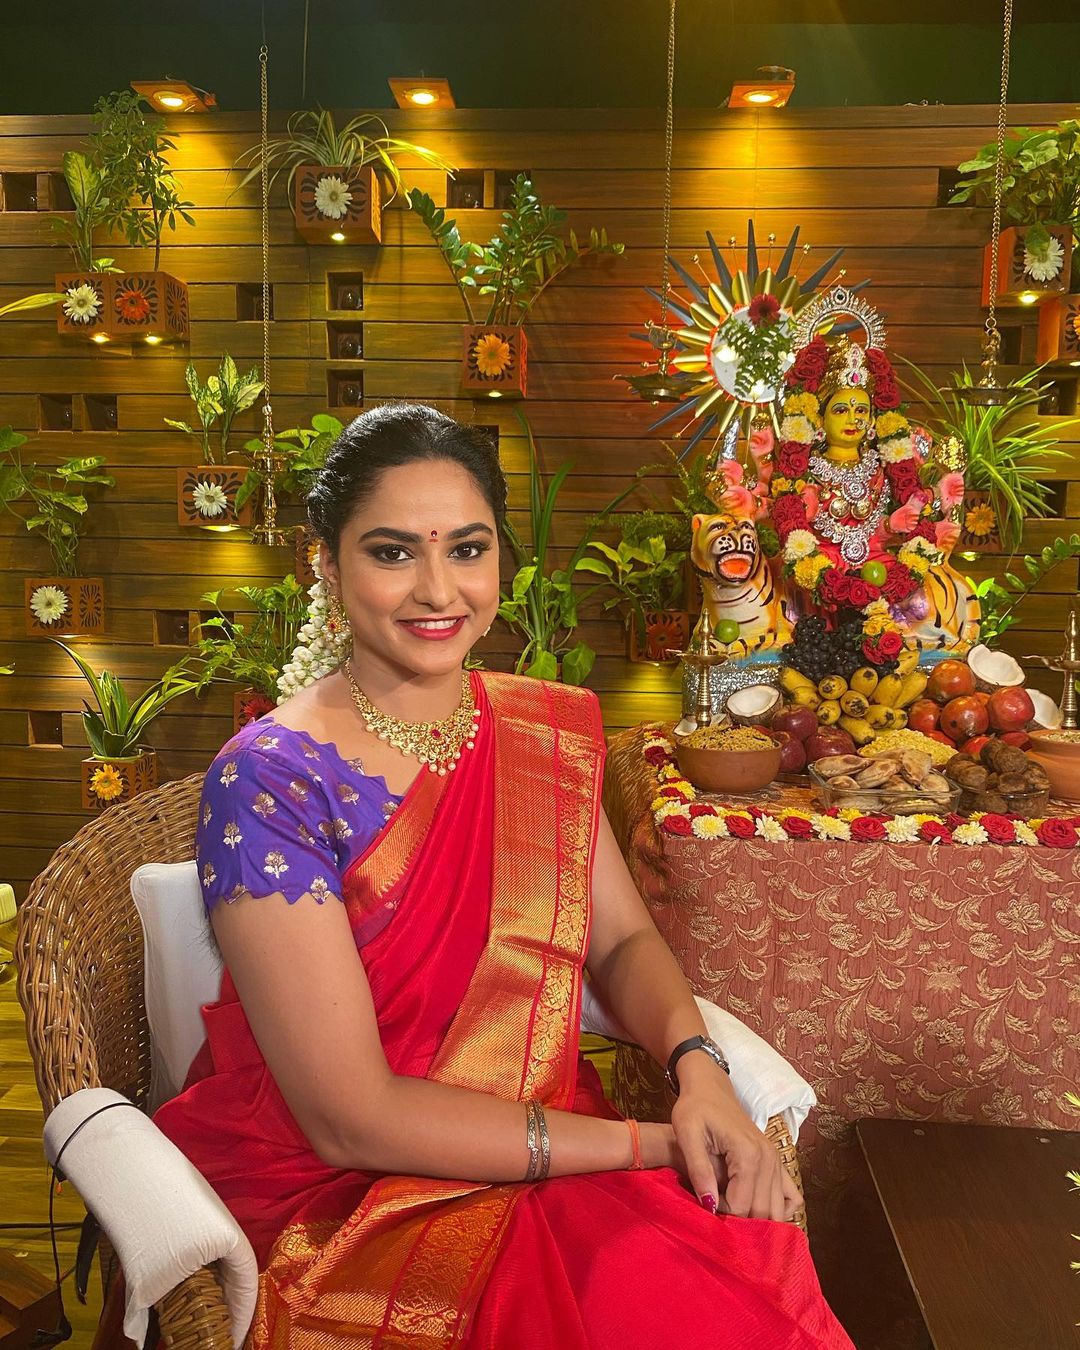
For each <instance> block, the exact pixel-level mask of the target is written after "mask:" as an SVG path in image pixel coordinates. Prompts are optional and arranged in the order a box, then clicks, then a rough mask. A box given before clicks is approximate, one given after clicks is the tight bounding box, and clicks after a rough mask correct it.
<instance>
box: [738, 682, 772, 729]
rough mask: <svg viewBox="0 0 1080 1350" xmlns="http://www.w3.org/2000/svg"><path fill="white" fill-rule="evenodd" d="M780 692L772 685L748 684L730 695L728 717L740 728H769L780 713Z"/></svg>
mask: <svg viewBox="0 0 1080 1350" xmlns="http://www.w3.org/2000/svg"><path fill="white" fill-rule="evenodd" d="M781 702H782V700H781V698H780V691H779V690H778V689H774V688H773V686H772V685H771V684H748V685H747V686H746V687H745V688H744V689H736V690H734V692H733V693H731V694H729V695H728V700H727V704H726V705H725V706H726V711H727V715H728V716H729V717H730V718H731V720H732V721H733V722H734V723H735V725H736V726H740V727H752V726H758V727H762V726H768V724H769V723H770V722H771V721H772V720H773V718H774V717H775V716H776V714H777V713H778V712H779V711H780V705H781Z"/></svg>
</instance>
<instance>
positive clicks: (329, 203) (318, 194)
mask: <svg viewBox="0 0 1080 1350" xmlns="http://www.w3.org/2000/svg"><path fill="white" fill-rule="evenodd" d="M351 203H352V193H351V192H350V191H349V185H348V184H347V183H346V182H345V181H344V180H343V179H341V178H338V177H337V176H336V175H334V174H327V175H326V177H325V178H320V179H319V181H318V182H317V183H316V184H315V210H316V211H318V212H319V214H320V215H323V216H329V218H330V219H331V220H340V219H341V218H342V216H344V215H347V214H348V210H349V206H350V204H351Z"/></svg>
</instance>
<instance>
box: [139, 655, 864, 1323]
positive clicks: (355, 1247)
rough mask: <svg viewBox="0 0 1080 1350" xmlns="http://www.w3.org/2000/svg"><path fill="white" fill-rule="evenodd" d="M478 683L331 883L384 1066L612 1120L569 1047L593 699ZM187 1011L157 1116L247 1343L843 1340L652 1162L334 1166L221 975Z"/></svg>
mask: <svg viewBox="0 0 1080 1350" xmlns="http://www.w3.org/2000/svg"><path fill="white" fill-rule="evenodd" d="M473 682H474V688H475V691H476V696H477V701H478V705H479V706H480V708H481V712H482V719H481V724H480V731H479V733H478V735H477V738H476V747H475V750H474V751H472V752H470V753H467V754H466V755H465V756H464V757H463V758H462V760H461V761H460V764H459V768H458V769H457V771H456V772H455V773H453V774H451V775H448V776H447V777H446V778H440V777H438V776H436V775H433V774H430V773H427V772H422V773H421V774H420V776H419V777H418V778H417V780H416V781H415V782H414V784H413V786H412V787H411V788H410V790H409V792H408V793H407V794H406V797H405V799H404V801H403V802H402V805H401V806H400V807H399V808H398V811H397V812H396V813H395V814H394V816H393V817H392V818H391V820H390V822H389V824H388V825H387V826H386V828H385V829H384V830H383V831H382V832H381V833H380V834H379V836H378V837H377V838H376V839H375V840H374V841H373V843H372V844H371V846H370V847H369V848H368V849H367V851H366V852H365V853H363V854H362V855H361V856H360V857H359V858H358V859H357V860H356V861H355V862H354V863H353V864H352V866H351V867H350V868H349V869H348V871H347V872H346V874H345V876H344V878H343V896H344V900H345V904H346V908H347V912H348V916H349V921H350V925H351V928H352V932H353V936H354V939H355V941H356V944H357V949H358V951H359V954H360V957H361V960H362V962H363V964H364V968H365V971H366V974H367V977H368V980H369V983H370V986H371V991H372V998H373V1002H374V1006H375V1011H376V1016H377V1019H378V1023H379V1031H380V1037H381V1039H382V1043H383V1048H384V1051H385V1054H386V1058H387V1062H388V1064H389V1065H390V1068H391V1069H392V1070H393V1071H394V1072H395V1073H397V1074H401V1075H409V1076H415V1077H426V1078H429V1079H432V1080H434V1081H437V1082H443V1083H447V1084H453V1085H455V1086H459V1087H464V1088H469V1089H472V1090H474V1091H479V1092H484V1093H487V1094H489V1095H493V1096H498V1097H502V1098H505V1099H507V1100H518V1101H524V1100H526V1099H528V1098H536V1099H538V1100H540V1101H542V1102H543V1103H544V1104H545V1105H546V1106H548V1107H551V1108H555V1109H563V1110H575V1111H579V1112H581V1113H584V1114H590V1115H603V1116H613V1115H614V1112H612V1110H611V1108H610V1107H609V1106H608V1104H607V1103H606V1102H605V1101H604V1099H603V1096H602V1093H601V1092H600V1088H599V1082H598V1080H597V1079H596V1076H595V1073H594V1072H593V1071H592V1070H591V1069H587V1071H586V1072H585V1073H583V1074H581V1075H579V1073H578V1055H577V1039H578V1023H579V1017H580V1000H581V983H582V972H583V966H584V960H585V954H586V951H587V947H588V937H589V879H590V873H591V865H592V857H593V851H594V845H595V837H596V825H597V819H598V814H599V802H600V779H601V774H602V768H603V758H604V742H603V734H602V728H601V725H600V720H599V712H598V707H597V704H596V701H595V698H594V696H593V695H591V694H589V693H587V692H585V691H581V690H577V689H572V688H569V687H566V686H562V685H554V684H546V683H543V682H540V681H534V680H526V679H523V678H518V677H514V676H505V675H496V674H492V673H487V672H485V673H484V674H483V675H482V676H480V675H474V680H473ZM203 1016H204V1021H205V1024H206V1029H207V1041H206V1044H205V1045H204V1047H203V1049H202V1051H201V1052H200V1055H199V1056H198V1058H197V1059H196V1062H195V1064H193V1066H192V1070H191V1072H190V1074H189V1078H188V1083H187V1084H186V1086H185V1091H184V1092H183V1093H182V1094H181V1095H180V1096H179V1097H178V1098H176V1099H174V1101H172V1102H169V1103H166V1104H165V1105H164V1106H163V1107H162V1108H161V1109H160V1110H159V1111H158V1113H157V1114H156V1116H155V1120H156V1122H157V1123H158V1124H159V1126H161V1128H162V1129H163V1131H164V1132H165V1133H166V1134H167V1135H168V1136H169V1137H170V1138H171V1139H172V1140H173V1142H174V1143H176V1144H177V1146H178V1147H179V1148H181V1150H182V1151H183V1152H184V1153H186V1154H187V1156H188V1157H189V1158H191V1160H192V1161H193V1162H194V1164H195V1165H196V1166H197V1167H198V1168H199V1170H200V1171H202V1172H203V1174H204V1175H205V1176H206V1177H207V1179H208V1180H209V1181H210V1183H211V1184H212V1185H213V1186H214V1187H215V1189H216V1190H217V1191H218V1193H219V1195H220V1196H221V1198H222V1199H223V1201H224V1202H225V1204H226V1205H228V1207H229V1208H230V1210H231V1211H232V1212H233V1214H234V1215H235V1217H236V1219H237V1221H238V1222H239V1223H240V1225H241V1227H242V1228H243V1229H244V1230H245V1232H246V1233H247V1235H248V1237H249V1239H250V1240H251V1242H252V1245H253V1247H254V1249H255V1252H256V1257H257V1259H258V1263H259V1269H260V1281H259V1300H258V1306H257V1310H256V1315H255V1320H254V1322H253V1325H252V1328H251V1331H250V1332H249V1335H248V1338H247V1341H246V1342H245V1347H246V1350H346V1347H347V1348H348V1350H367V1347H371V1350H376V1347H379V1348H381V1347H392V1346H393V1347H397V1346H402V1347H404V1346H409V1347H416V1350H451V1347H458V1346H468V1347H469V1350H509V1347H515V1350H516V1347H519V1346H526V1345H527V1346H534V1347H537V1350H541V1348H542V1350H556V1348H557V1350H575V1348H576V1347H582V1348H583V1350H584V1347H598V1346H608V1345H610V1346H612V1347H614V1346H619V1347H620V1350H631V1348H632V1347H641V1350H645V1347H653V1346H656V1345H659V1344H660V1343H661V1342H662V1341H663V1340H666V1339H668V1338H670V1337H671V1336H672V1335H674V1336H677V1337H678V1339H679V1340H680V1341H681V1342H682V1345H683V1346H684V1347H690V1348H693V1347H698V1346H700V1347H702V1350H704V1348H705V1347H706V1346H709V1347H712V1346H720V1345H724V1346H726V1347H738V1346H751V1345H753V1346H755V1347H778V1348H780V1347H791V1348H792V1350H795V1347H799V1350H802V1348H803V1347H807V1348H809V1347H819V1346H829V1347H833V1346H836V1347H841V1346H848V1345H849V1344H850V1342H848V1340H847V1338H846V1337H845V1336H844V1335H843V1332H842V1331H841V1330H840V1328H839V1326H838V1325H837V1324H836V1323H835V1320H834V1319H833V1318H832V1316H831V1314H830V1313H829V1311H828V1309H827V1307H826V1306H825V1304H824V1302H823V1300H822V1299H821V1295H820V1292H819V1291H818V1288H817V1283H816V1278H815V1276H814V1273H813V1268H812V1266H811V1264H810V1259H809V1255H808V1252H807V1249H806V1243H805V1239H804V1237H803V1235H802V1234H801V1233H799V1232H798V1231H797V1230H796V1229H794V1228H791V1227H789V1226H785V1225H781V1224H772V1223H767V1222H760V1221H753V1220H733V1219H715V1218H713V1217H711V1216H710V1215H708V1214H706V1213H705V1211H704V1210H702V1209H701V1208H700V1207H699V1206H698V1205H697V1203H696V1201H695V1200H694V1199H693V1197H691V1196H690V1195H689V1194H688V1193H687V1192H686V1191H685V1190H684V1189H683V1188H682V1186H681V1184H680V1182H679V1179H678V1177H677V1176H676V1174H675V1173H674V1172H672V1171H670V1170H668V1169H664V1170H662V1171H658V1172H647V1173H608V1174H598V1175H595V1176H593V1175H590V1176H577V1177H565V1178H558V1179H555V1180H549V1181H547V1182H544V1183H542V1184H539V1185H526V1184H523V1183H521V1184H514V1185H490V1184H486V1183H479V1182H469V1181H455V1180H436V1179H431V1178H425V1177H394V1176H380V1175H375V1174H369V1173H364V1172H361V1171H357V1170H354V1169H335V1168H331V1167H329V1166H327V1165H326V1164H325V1163H323V1162H322V1161H321V1160H320V1159H319V1158H318V1156H317V1155H316V1154H315V1153H314V1151H313V1150H312V1148H311V1146H310V1145H309V1143H308V1141H307V1139H306V1137H305V1136H304V1135H303V1133H302V1131H301V1130H300V1128H299V1126H298V1125H297V1123H296V1121H295V1119H294V1118H293V1116H292V1114H291V1112H290V1111H289V1109H288V1107H287V1105H286V1104H285V1101H284V1099H283V1098H282V1097H281V1094H280V1092H279V1091H278V1089H277V1086H276V1084H275V1083H274V1080H273V1078H272V1076H271V1075H270V1073H269V1071H268V1070H267V1068H266V1065H265V1062H264V1060H263V1058H262V1055H261V1053H260V1052H259V1049H258V1046H257V1044H256V1042H255V1040H254V1037H253V1035H252V1032H251V1029H250V1026H249V1025H248V1023H247V1019H246V1017H245V1015H244V1012H243V1009H242V1007H241V1005H240V1003H239V1000H238V998H237V995H236V990H235V987H234V986H233V983H232V980H231V978H230V977H229V975H228V972H226V973H225V974H224V976H223V981H222V991H221V998H220V1000H219V1001H218V1002H217V1003H216V1004H212V1005H208V1006H207V1007H206V1008H204V1010H203ZM316 1034H317V1029H316ZM522 1130H523V1134H524V1112H523V1113H522Z"/></svg>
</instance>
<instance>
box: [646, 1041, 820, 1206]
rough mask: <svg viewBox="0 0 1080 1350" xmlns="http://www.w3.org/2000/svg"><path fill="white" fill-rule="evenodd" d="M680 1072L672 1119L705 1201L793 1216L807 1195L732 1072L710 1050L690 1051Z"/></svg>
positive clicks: (689, 1171) (686, 1163) (689, 1172)
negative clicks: (739, 1092)
mask: <svg viewBox="0 0 1080 1350" xmlns="http://www.w3.org/2000/svg"><path fill="white" fill-rule="evenodd" d="M692 1060H693V1061H695V1062H693V1063H691V1062H690V1061H692ZM678 1074H679V1087H680V1094H679V1098H678V1100H677V1101H676V1103H675V1105H674V1107H673V1108H672V1112H671V1124H672V1127H673V1129H674V1131H675V1139H676V1142H677V1144H678V1147H679V1151H680V1152H681V1154H682V1166H681V1170H682V1171H684V1172H685V1173H686V1176H687V1177H688V1178H689V1181H690V1184H691V1186H693V1188H694V1194H695V1195H696V1196H697V1197H698V1200H699V1201H700V1203H701V1204H702V1205H703V1206H704V1207H705V1208H706V1209H708V1210H710V1211H712V1212H714V1213H715V1212H716V1211H717V1210H719V1211H720V1212H721V1213H727V1214H736V1215H739V1216H741V1217H744V1218H746V1217H749V1218H752V1219H777V1220H781V1221H783V1220H786V1219H790V1218H791V1217H792V1215H793V1214H794V1213H795V1211H796V1210H797V1209H798V1208H799V1206H800V1205H801V1204H802V1196H801V1195H800V1194H799V1190H798V1187H797V1186H796V1185H795V1183H794V1182H793V1181H792V1179H791V1177H790V1176H789V1175H788V1174H787V1171H786V1170H785V1169H784V1167H783V1165H782V1164H781V1162H780V1155H779V1153H778V1152H777V1151H776V1148H775V1146H774V1145H773V1144H772V1143H770V1141H769V1140H768V1139H767V1138H766V1137H765V1135H764V1134H762V1132H761V1131H760V1130H759V1129H758V1128H757V1127H756V1126H755V1125H754V1123H753V1121H752V1120H751V1119H750V1117H749V1116H748V1115H747V1114H746V1112H745V1111H744V1110H743V1109H742V1107H741V1106H740V1105H739V1102H738V1100H737V1098H736V1096H735V1093H734V1091H733V1089H732V1087H731V1083H730V1081H729V1080H728V1076H727V1074H726V1073H724V1071H723V1070H722V1069H721V1068H719V1067H718V1066H717V1065H716V1064H714V1063H713V1062H712V1061H711V1060H710V1059H708V1057H707V1056H705V1055H685V1056H684V1057H683V1059H682V1060H681V1061H680V1062H679V1068H678Z"/></svg>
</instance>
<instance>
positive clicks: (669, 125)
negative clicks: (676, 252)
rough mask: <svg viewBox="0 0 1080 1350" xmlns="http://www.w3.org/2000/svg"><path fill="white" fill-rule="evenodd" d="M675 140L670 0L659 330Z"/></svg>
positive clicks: (663, 316)
mask: <svg viewBox="0 0 1080 1350" xmlns="http://www.w3.org/2000/svg"><path fill="white" fill-rule="evenodd" d="M674 139H675V0H668V40H667V112H666V115H665V117H664V256H663V262H662V264H661V270H660V327H661V328H666V327H667V310H668V276H669V273H670V264H669V262H668V253H669V252H670V251H671V151H672V144H673V142H674Z"/></svg>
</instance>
